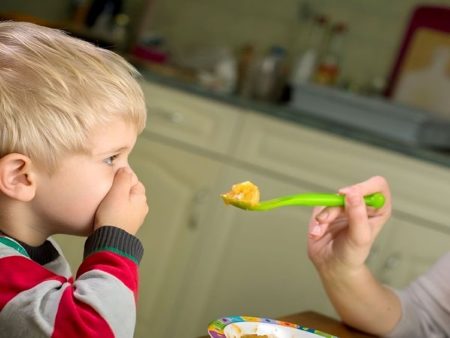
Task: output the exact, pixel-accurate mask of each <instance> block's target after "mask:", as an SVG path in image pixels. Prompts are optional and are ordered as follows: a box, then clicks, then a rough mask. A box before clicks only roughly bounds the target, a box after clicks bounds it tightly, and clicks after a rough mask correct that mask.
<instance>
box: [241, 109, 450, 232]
mask: <svg viewBox="0 0 450 338" xmlns="http://www.w3.org/2000/svg"><path fill="white" fill-rule="evenodd" d="M235 156H236V157H237V158H239V159H246V160H248V161H250V162H251V163H253V164H256V165H258V166H261V167H263V168H267V169H270V170H272V171H274V172H278V173H280V174H283V175H288V176H290V177H293V178H296V179H299V180H303V181H305V182H309V183H310V184H316V185H317V186H318V187H324V188H327V189H333V190H335V189H337V188H339V187H342V186H345V185H348V184H352V183H355V182H358V181H362V180H365V179H367V178H368V177H370V176H374V175H382V176H385V177H386V178H387V179H388V181H389V182H390V185H391V188H392V192H393V195H394V207H395V208H397V209H399V210H402V211H403V212H406V213H409V214H411V215H416V216H418V217H421V218H423V219H428V220H430V221H433V222H437V223H440V224H443V225H445V224H448V212H447V210H448V205H447V204H448V203H447V200H446V199H445V198H442V196H449V194H450V184H448V182H450V170H448V168H446V167H441V166H437V165H433V164H431V163H427V162H424V161H419V160H416V159H413V158H410V157H407V156H405V155H402V154H398V153H394V152H389V151H387V150H386V149H381V148H377V147H374V146H370V145H367V144H363V143H358V142H354V141H351V140H349V139H345V138H343V137H339V136H336V135H333V134H328V133H325V132H321V131H318V130H316V129H313V128H308V127H305V126H301V125H298V124H293V123H288V122H286V121H282V120H280V119H276V118H271V117H266V116H261V115H260V114H252V113H249V114H247V115H246V116H245V119H244V123H243V129H242V133H241V137H240V139H239V142H238V145H237V148H236V155H235Z"/></svg>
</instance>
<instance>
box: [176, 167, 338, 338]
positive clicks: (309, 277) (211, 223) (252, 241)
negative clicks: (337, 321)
mask: <svg viewBox="0 0 450 338" xmlns="http://www.w3.org/2000/svg"><path fill="white" fill-rule="evenodd" d="M245 180H251V181H254V182H255V183H258V185H259V186H260V189H261V194H262V198H271V197H276V196H280V195H281V194H291V193H292V194H293V193H296V192H298V191H301V190H304V189H305V188H304V187H302V186H300V185H299V184H295V183H292V182H283V181H280V180H276V179H273V178H269V177H268V176H266V175H263V174H261V173H258V172H251V171H248V170H244V169H238V168H231V167H230V168H229V169H227V170H226V174H225V175H224V176H222V179H221V183H220V184H219V185H218V187H217V191H218V192H225V191H227V190H228V189H229V188H230V187H231V185H232V184H234V183H236V182H240V181H245ZM310 213H311V208H305V207H286V208H280V209H276V210H273V211H270V212H250V211H244V210H240V209H237V208H234V207H230V206H225V205H224V203H223V202H222V201H221V200H220V198H218V197H217V198H216V199H215V200H214V201H211V203H210V207H209V208H208V212H207V214H206V216H205V219H206V221H207V223H208V226H207V227H205V231H204V232H203V233H202V234H201V239H200V242H201V243H202V248H201V249H199V250H198V251H197V252H196V253H195V254H194V256H193V259H192V262H195V264H192V265H191V268H190V269H191V272H192V275H193V277H192V279H190V281H189V282H190V283H189V284H186V285H185V293H184V297H183V298H182V299H180V303H179V305H180V308H182V309H184V316H182V317H181V318H179V320H178V321H177V322H175V325H174V326H175V327H177V328H186V327H187V326H189V325H190V326H191V328H190V329H191V331H186V332H182V331H175V333H176V334H174V335H173V337H181V336H186V337H195V336H200V335H202V334H203V335H204V334H205V330H206V327H207V325H208V323H209V322H210V321H211V320H214V319H216V318H218V317H222V316H227V315H251V316H262V317H274V318H276V317H280V316H282V315H286V314H289V313H294V312H298V311H302V310H317V311H320V312H322V313H327V314H330V315H334V312H333V310H332V308H331V305H330V304H329V302H328V299H327V297H326V295H325V293H324V290H323V288H322V285H321V283H320V280H319V278H318V276H317V273H316V271H315V269H314V267H313V265H312V263H311V262H310V261H309V259H308V256H307V224H308V221H309V217H310ZM194 304H196V305H195V306H193V305H194ZM198 304H200V305H198ZM192 323H193V324H192ZM192 325H193V326H192ZM183 333H184V335H183Z"/></svg>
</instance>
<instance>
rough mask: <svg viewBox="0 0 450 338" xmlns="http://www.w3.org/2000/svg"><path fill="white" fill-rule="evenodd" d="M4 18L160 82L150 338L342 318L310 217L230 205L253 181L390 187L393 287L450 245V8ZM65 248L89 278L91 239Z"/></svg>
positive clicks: (381, 249) (147, 241)
mask: <svg viewBox="0 0 450 338" xmlns="http://www.w3.org/2000/svg"><path fill="white" fill-rule="evenodd" d="M0 19H3V20H22V21H31V22H35V23H38V24H42V25H47V26H50V27H55V28H60V29H63V30H66V31H67V32H68V33H69V34H72V35H74V36H77V37H80V38H82V39H85V40H88V41H91V42H93V43H95V44H97V45H100V46H102V47H105V48H109V49H112V50H114V51H116V52H118V53H120V54H122V55H123V56H124V57H125V58H127V59H128V60H129V61H130V62H132V63H133V64H134V65H135V66H136V67H137V68H138V70H139V71H140V72H141V74H142V75H143V77H142V79H141V80H140V81H141V84H142V88H143V90H144V93H145V96H146V104H147V108H148V112H149V119H148V123H147V127H146V129H145V130H144V132H143V134H142V135H141V136H140V137H139V140H138V142H137V144H136V147H135V150H134V151H133V153H132V155H131V159H130V162H131V164H132V166H133V168H134V170H135V171H136V173H137V174H138V176H139V177H140V179H141V180H142V181H143V183H144V184H145V186H146V187H147V190H148V195H149V201H150V210H151V211H150V213H149V216H148V217H147V219H146V223H145V224H144V226H143V227H142V228H141V230H140V231H139V234H138V235H139V238H140V239H141V240H142V241H143V243H144V247H145V250H146V254H145V255H144V258H143V261H142V263H141V292H140V298H139V303H138V305H139V310H138V324H137V329H136V337H152V338H174V337H177V338H178V337H183V338H184V337H186V338H193V337H198V336H201V335H204V334H206V328H207V325H208V323H209V322H210V321H212V320H214V319H216V318H219V317H221V316H227V315H239V314H247V315H254V316H261V317H272V318H280V317H281V316H283V315H287V314H293V313H297V312H301V311H307V310H312V311H317V312H319V313H322V314H326V315H329V316H333V317H337V315H336V313H335V312H334V310H333V308H332V306H331V304H330V303H329V301H328V299H327V297H326V294H325V292H324V290H323V289H322V287H321V284H320V280H319V279H318V277H317V274H316V273H315V270H314V267H313V266H312V264H311V263H310V262H309V260H308V258H307V254H306V251H307V243H306V239H307V226H306V225H307V224H308V221H309V217H310V209H307V208H282V209H281V210H277V211H273V212H270V213H264V214H263V213H245V212H243V211H241V210H236V209H231V207H228V208H225V207H224V205H223V203H222V201H221V200H220V198H219V197H218V195H219V193H221V192H225V191H226V190H227V189H229V187H230V186H231V185H232V184H234V183H237V182H240V181H245V180H249V179H250V180H254V183H256V184H258V185H259V186H260V188H261V189H262V196H263V199H266V198H271V197H276V196H280V195H286V194H294V193H300V192H311V191H317V192H321V191H323V192H332V191H336V189H337V188H339V187H342V186H346V185H348V184H351V183H354V182H358V181H361V180H365V179H367V178H368V177H370V176H373V175H383V176H385V177H386V178H387V179H388V180H389V182H390V183H391V188H392V192H393V196H395V204H394V210H393V217H392V219H391V220H390V221H389V222H388V224H387V225H386V226H385V227H384V229H383V231H382V232H381V234H380V236H379V238H378V239H377V241H376V243H375V244H374V247H373V249H372V252H371V254H370V256H369V259H368V261H367V264H368V265H369V267H370V268H371V270H372V271H373V273H374V274H375V276H376V277H377V278H379V279H380V280H381V281H382V282H383V283H385V284H387V285H390V286H392V287H399V288H400V287H404V286H406V285H407V284H408V283H409V281H411V280H412V279H413V278H414V277H416V276H418V275H419V274H420V273H422V272H423V271H425V270H426V269H427V268H428V267H429V266H430V265H431V264H432V263H433V262H434V261H435V260H436V259H437V257H439V256H440V255H442V254H443V253H444V252H446V251H448V250H449V244H448V243H450V226H449V222H448V209H449V208H448V199H447V198H443V196H449V195H450V185H449V184H448V182H450V171H449V170H448V168H449V167H450V156H449V155H450V0H446V1H431V0H422V1H419V0H397V1H391V0H364V1H361V0H339V1H335V0H309V1H308V0H278V1H262V0H40V1H31V0H1V1H0ZM58 241H59V242H60V243H61V245H62V246H63V248H64V251H65V254H66V256H67V258H68V259H69V261H70V262H71V264H72V267H73V269H74V271H75V270H76V267H77V266H78V265H79V263H80V260H81V257H82V249H83V239H76V238H75V239H73V238H67V236H66V237H64V236H61V237H60V238H58ZM300 324H301V323H300ZM319 329H320V327H319Z"/></svg>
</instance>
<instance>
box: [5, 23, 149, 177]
mask: <svg viewBox="0 0 450 338" xmlns="http://www.w3.org/2000/svg"><path fill="white" fill-rule="evenodd" d="M138 75H139V74H138V72H137V71H136V70H135V69H134V68H133V67H132V66H131V65H130V64H129V63H128V62H126V61H125V60H124V59H123V58H122V57H121V56H119V55H117V54H115V53H113V52H111V51H108V50H105V49H102V48H98V47H96V46H94V45H92V44H90V43H88V42H85V41H82V40H79V39H76V38H73V37H70V36H69V35H67V34H66V33H64V32H62V31H60V30H56V29H52V28H47V27H42V26H38V25H35V24H32V23H25V22H11V21H8V22H0V158H1V157H3V156H5V155H7V154H9V153H14V152H17V153H21V154H24V155H27V156H29V157H30V158H31V159H32V160H33V161H35V162H37V163H38V164H40V165H43V166H45V167H46V168H48V170H49V171H53V170H54V169H55V168H56V166H57V164H58V161H59V159H60V158H61V157H62V156H64V154H66V153H72V152H87V151H88V149H86V147H88V144H87V142H86V140H87V138H88V136H89V133H90V131H91V130H92V128H93V127H96V126H99V125H105V128H107V123H108V122H110V121H112V120H114V119H117V118H118V117H119V118H122V119H124V120H125V121H127V122H130V123H132V124H134V126H135V127H136V130H137V132H140V131H142V129H143V128H144V125H145V119H146V111H145V103H144V98H143V94H142V90H141V88H140V86H139V83H138V82H137V81H136V78H137V77H138Z"/></svg>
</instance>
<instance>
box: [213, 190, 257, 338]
mask: <svg viewBox="0 0 450 338" xmlns="http://www.w3.org/2000/svg"><path fill="white" fill-rule="evenodd" d="M222 198H223V200H224V202H225V204H233V203H236V202H239V203H245V204H248V205H249V206H255V205H257V204H258V203H259V188H258V187H257V186H256V185H255V184H253V183H252V182H250V181H245V182H242V183H237V184H235V185H233V186H232V187H231V191H229V192H227V193H226V194H223V195H222ZM243 337H244V336H243ZM248 337H251V336H248ZM257 337H264V336H257ZM245 338H247V337H245Z"/></svg>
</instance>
